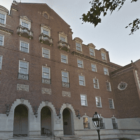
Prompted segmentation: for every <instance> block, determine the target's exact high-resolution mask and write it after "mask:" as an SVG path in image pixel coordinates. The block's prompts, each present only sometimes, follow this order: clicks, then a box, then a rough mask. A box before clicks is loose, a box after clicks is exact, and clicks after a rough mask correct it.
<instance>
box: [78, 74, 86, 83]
mask: <svg viewBox="0 0 140 140" xmlns="http://www.w3.org/2000/svg"><path fill="white" fill-rule="evenodd" d="M80 76H82V77H84V85H80V81H82V80H80ZM78 77H79V85H80V86H86V81H85V76H84V75H79V76H78Z"/></svg>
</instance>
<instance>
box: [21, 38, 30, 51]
mask: <svg viewBox="0 0 140 140" xmlns="http://www.w3.org/2000/svg"><path fill="white" fill-rule="evenodd" d="M22 42H23V43H27V44H28V52H25V53H29V43H28V42H25V41H22V40H20V51H21V52H24V51H22V50H21V43H22Z"/></svg>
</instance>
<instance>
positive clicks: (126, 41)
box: [0, 0, 140, 66]
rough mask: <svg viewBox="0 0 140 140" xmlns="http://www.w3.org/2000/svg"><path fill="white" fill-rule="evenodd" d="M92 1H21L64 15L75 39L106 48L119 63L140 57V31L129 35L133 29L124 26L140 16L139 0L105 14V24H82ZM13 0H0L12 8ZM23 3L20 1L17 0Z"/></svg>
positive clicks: (112, 58) (111, 58)
mask: <svg viewBox="0 0 140 140" xmlns="http://www.w3.org/2000/svg"><path fill="white" fill-rule="evenodd" d="M89 1H90V0H21V2H30V3H46V4H48V5H49V6H50V7H51V8H52V9H53V10H54V11H55V12H56V13H57V14H58V15H59V16H60V17H62V18H63V19H64V20H65V21H66V22H67V23H68V24H69V25H70V26H71V29H72V31H73V38H75V37H79V38H81V39H82V40H83V44H89V43H93V44H94V45H95V46H96V49H100V48H105V49H106V50H107V51H108V52H109V55H110V60H111V62H113V63H116V64H119V65H122V66H124V65H127V64H129V63H130V62H131V60H133V61H134V62H135V61H136V60H138V59H140V30H138V31H137V32H135V33H134V34H133V35H129V33H130V28H128V29H126V28H125V27H126V26H127V25H128V24H129V23H130V22H132V21H133V20H134V19H136V18H140V8H139V7H140V0H139V1H138V2H136V3H131V0H126V3H125V5H124V6H123V7H122V9H121V10H120V11H115V12H114V13H112V14H110V13H109V14H108V15H107V16H106V17H103V19H102V23H101V24H99V25H98V26H97V27H94V25H93V24H90V23H84V24H82V20H80V18H81V17H82V14H83V13H86V12H87V11H88V10H89V9H90V7H91V5H90V4H89ZM12 2H13V0H0V5H2V6H4V7H6V8H7V9H10V6H11V3H12ZM17 2H20V0H17Z"/></svg>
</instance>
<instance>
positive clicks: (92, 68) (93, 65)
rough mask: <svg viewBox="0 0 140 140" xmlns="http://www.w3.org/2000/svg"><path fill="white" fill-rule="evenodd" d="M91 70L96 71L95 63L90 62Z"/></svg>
mask: <svg viewBox="0 0 140 140" xmlns="http://www.w3.org/2000/svg"><path fill="white" fill-rule="evenodd" d="M91 70H92V71H94V72H97V68H96V65H95V64H91Z"/></svg>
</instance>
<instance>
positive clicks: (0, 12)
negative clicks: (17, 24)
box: [0, 11, 7, 25]
mask: <svg viewBox="0 0 140 140" xmlns="http://www.w3.org/2000/svg"><path fill="white" fill-rule="evenodd" d="M0 14H3V15H5V20H4V24H2V23H0V24H1V25H5V24H6V18H7V14H6V13H5V12H2V11H0Z"/></svg>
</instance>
